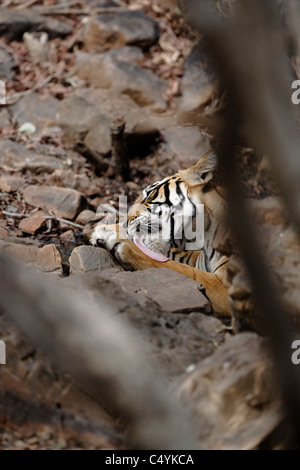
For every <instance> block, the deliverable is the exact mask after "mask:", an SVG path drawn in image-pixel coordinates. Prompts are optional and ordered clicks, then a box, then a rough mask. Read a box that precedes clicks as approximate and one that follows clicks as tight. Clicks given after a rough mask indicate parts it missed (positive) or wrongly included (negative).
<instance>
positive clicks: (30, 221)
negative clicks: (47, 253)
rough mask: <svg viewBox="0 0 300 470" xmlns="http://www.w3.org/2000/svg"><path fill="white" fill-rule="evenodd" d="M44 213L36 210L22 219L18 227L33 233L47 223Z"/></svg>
mask: <svg viewBox="0 0 300 470" xmlns="http://www.w3.org/2000/svg"><path fill="white" fill-rule="evenodd" d="M45 215H46V214H45V212H43V211H38V212H36V213H35V214H34V215H32V216H31V217H28V218H24V219H22V220H21V222H20V224H19V229H20V230H22V232H23V233H28V234H29V235H35V234H36V232H38V231H39V230H41V229H42V228H44V227H45V225H46V223H47V221H46V219H45Z"/></svg>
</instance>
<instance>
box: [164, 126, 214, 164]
mask: <svg viewBox="0 0 300 470" xmlns="http://www.w3.org/2000/svg"><path fill="white" fill-rule="evenodd" d="M162 136H163V137H164V139H165V141H166V143H167V148H166V152H167V153H168V154H169V153H170V154H172V155H173V156H174V158H175V159H176V162H177V163H178V165H179V166H182V167H184V168H189V167H190V166H192V165H194V164H195V163H196V162H197V161H198V160H199V157H200V156H201V155H203V154H204V153H205V152H207V151H208V150H209V149H210V148H211V146H210V142H209V139H208V137H207V135H206V134H203V133H202V132H201V131H200V130H199V129H198V127H179V126H178V127H171V128H170V129H166V130H163V131H162Z"/></svg>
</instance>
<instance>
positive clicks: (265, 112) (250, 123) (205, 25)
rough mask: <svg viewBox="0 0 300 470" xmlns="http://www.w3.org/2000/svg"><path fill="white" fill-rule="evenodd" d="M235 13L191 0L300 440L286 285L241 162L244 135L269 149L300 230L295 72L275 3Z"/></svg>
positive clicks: (241, 6)
mask: <svg viewBox="0 0 300 470" xmlns="http://www.w3.org/2000/svg"><path fill="white" fill-rule="evenodd" d="M236 3H237V4H236V7H235V8H234V10H233V15H232V16H231V17H229V18H227V19H226V21H221V20H220V19H219V18H218V17H217V15H216V14H215V12H214V11H212V9H211V8H210V5H209V4H207V2H205V1H202V0H200V1H199V0H197V1H193V0H190V1H189V0H187V1H186V11H187V18H188V19H189V21H190V22H191V24H192V25H193V26H194V27H195V28H197V30H198V31H199V32H200V33H204V34H205V38H206V41H207V44H208V47H209V49H210V51H211V53H212V56H213V58H214V59H215V61H216V63H217V65H218V68H219V71H220V79H221V80H222V82H223V86H224V88H225V89H226V93H227V98H228V100H227V111H226V113H225V115H224V119H223V124H222V127H221V131H220V142H219V145H218V155H219V157H220V160H221V165H222V167H223V168H224V180H225V185H226V187H227V190H228V194H229V211H230V219H231V222H232V228H233V231H234V233H235V235H236V237H237V240H238V242H239V244H240V248H241V252H242V255H243V258H244V260H245V262H246V265H247V269H248V272H249V275H250V279H251V283H252V288H253V289H252V291H253V295H254V296H255V299H256V303H257V306H258V308H259V311H260V312H261V313H262V317H263V318H262V319H263V321H264V324H265V329H266V331H267V332H268V333H269V335H270V342H271V346H272V352H273V358H274V361H275V364H276V366H277V367H276V371H277V374H278V382H279V385H280V387H281V390H282V393H283V399H284V403H285V406H286V409H287V410H288V414H289V418H290V421H291V423H292V424H293V427H294V430H295V433H296V434H295V435H296V439H297V440H298V441H299V438H300V384H299V374H297V370H295V368H294V367H293V365H292V363H291V358H290V350H291V349H290V348H291V341H292V340H291V334H290V324H289V318H288V314H287V312H286V311H285V309H284V307H283V305H282V302H281V298H280V294H279V292H278V285H277V284H275V283H274V279H273V276H272V274H271V273H270V271H269V270H268V269H267V267H266V265H265V263H264V257H263V254H262V252H261V248H260V246H259V243H258V242H257V240H256V235H255V230H254V228H253V226H252V221H251V218H250V215H249V211H248V208H247V204H246V202H245V201H244V199H243V195H242V191H241V188H240V175H239V173H238V170H237V165H236V161H235V157H234V155H235V150H236V143H237V140H238V136H240V135H243V136H244V138H246V139H247V141H248V142H249V143H250V144H252V145H253V146H254V147H255V148H256V150H258V151H259V152H261V153H264V154H266V155H267V156H268V157H269V159H270V161H271V165H272V169H273V170H274V173H275V177H276V181H277V182H278V185H279V186H280V188H281V192H282V196H283V198H284V201H285V205H286V209H287V212H288V214H289V216H290V219H291V220H292V222H293V224H294V226H295V227H296V228H297V231H298V234H299V233H300V184H299V181H300V159H299V155H298V154H299V148H300V138H299V129H298V123H297V119H296V118H297V113H296V111H297V110H296V109H295V107H294V108H293V106H292V103H291V84H292V75H291V74H290V73H289V72H290V68H289V64H288V58H287V54H286V51H285V45H284V40H283V34H282V29H281V25H280V18H279V15H278V11H276V5H274V2H272V1H270V0H265V1H263V2H261V1H259V0H241V1H239V2H236Z"/></svg>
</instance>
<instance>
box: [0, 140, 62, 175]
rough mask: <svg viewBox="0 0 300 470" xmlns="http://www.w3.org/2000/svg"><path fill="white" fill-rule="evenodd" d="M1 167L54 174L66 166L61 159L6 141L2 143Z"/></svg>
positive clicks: (0, 151) (0, 146)
mask: <svg viewBox="0 0 300 470" xmlns="http://www.w3.org/2000/svg"><path fill="white" fill-rule="evenodd" d="M0 166H5V168H6V169H7V168H9V169H12V170H31V171H34V172H52V171H54V170H55V169H57V168H63V167H64V164H63V162H62V161H61V160H60V159H59V158H55V157H50V156H47V155H43V154H42V153H39V152H35V151H33V150H27V149H26V147H24V145H22V144H18V143H17V142H14V141H12V140H10V139H5V140H2V141H1V142H0Z"/></svg>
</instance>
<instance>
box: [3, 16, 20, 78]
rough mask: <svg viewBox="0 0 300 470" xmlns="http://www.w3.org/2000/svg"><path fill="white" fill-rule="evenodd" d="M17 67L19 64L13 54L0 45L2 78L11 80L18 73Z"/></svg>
mask: <svg viewBox="0 0 300 470" xmlns="http://www.w3.org/2000/svg"><path fill="white" fill-rule="evenodd" d="M0 21H1V20H0ZM17 67H18V65H17V63H16V61H15V59H14V57H13V56H12V54H10V53H9V52H7V51H6V50H5V49H2V48H1V47H0V79H1V80H11V79H12V78H13V77H14V75H15V73H16V69H17Z"/></svg>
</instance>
